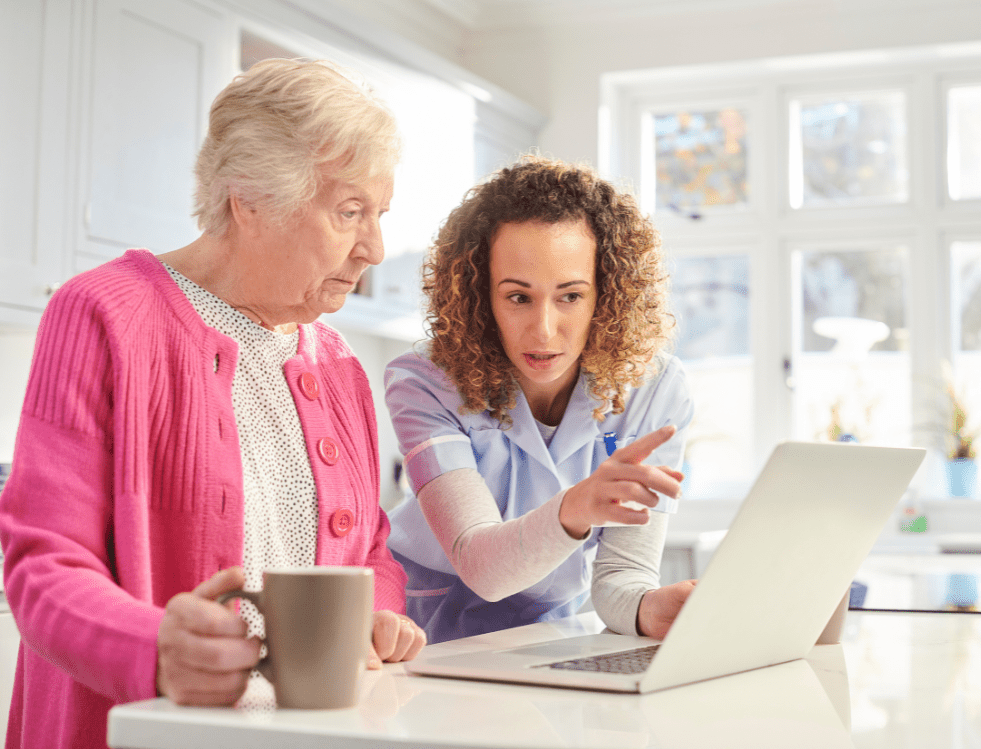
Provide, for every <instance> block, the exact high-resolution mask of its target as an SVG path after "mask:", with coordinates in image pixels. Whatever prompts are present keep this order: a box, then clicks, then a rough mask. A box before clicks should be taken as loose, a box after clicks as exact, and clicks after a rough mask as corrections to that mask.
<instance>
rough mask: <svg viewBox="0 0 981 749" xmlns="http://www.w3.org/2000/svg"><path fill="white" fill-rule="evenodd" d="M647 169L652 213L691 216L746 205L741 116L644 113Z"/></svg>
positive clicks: (711, 112) (731, 113)
mask: <svg viewBox="0 0 981 749" xmlns="http://www.w3.org/2000/svg"><path fill="white" fill-rule="evenodd" d="M642 137H643V140H644V149H645V151H646V152H647V153H648V155H647V156H645V162H646V164H647V168H648V169H649V168H650V164H651V162H653V168H654V177H653V179H649V180H645V190H649V189H650V186H651V184H653V185H654V187H653V191H654V193H655V199H654V201H653V202H654V205H655V206H656V209H657V210H672V211H679V212H683V213H686V214H691V213H697V212H698V211H700V210H701V209H703V208H705V207H707V206H738V205H745V204H746V203H748V201H749V188H748V184H747V116H746V112H744V111H742V110H740V109H735V108H724V109H714V110H703V111H695V110H693V111H688V112H673V113H668V114H653V113H650V114H648V115H647V116H646V117H645V118H644V134H643V136H642Z"/></svg>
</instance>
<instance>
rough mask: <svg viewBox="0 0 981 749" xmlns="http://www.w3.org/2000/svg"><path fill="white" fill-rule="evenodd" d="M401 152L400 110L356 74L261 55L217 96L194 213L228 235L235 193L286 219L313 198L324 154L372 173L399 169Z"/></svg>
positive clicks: (336, 174)
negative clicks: (395, 111) (397, 119)
mask: <svg viewBox="0 0 981 749" xmlns="http://www.w3.org/2000/svg"><path fill="white" fill-rule="evenodd" d="M400 153H401V139H400V137H399V133H398V127H397V125H396V123H395V117H394V116H393V115H392V113H391V111H390V110H389V109H388V107H387V106H386V105H385V104H384V103H383V102H382V101H381V100H380V99H379V98H378V97H377V96H376V95H375V94H374V93H373V92H372V91H371V90H370V89H369V88H368V86H367V85H366V84H364V83H360V82H356V80H355V78H354V77H353V74H348V71H344V72H342V71H341V69H340V68H338V67H337V66H335V65H333V64H332V63H329V62H327V61H324V60H317V61H304V60H280V59H269V60H262V61H261V62H258V63H256V64H255V65H253V66H252V67H251V68H249V70H248V71H247V72H245V73H242V74H240V75H238V76H236V77H235V79H234V80H232V82H231V83H229V84H228V86H226V87H225V89H224V90H223V91H222V92H221V93H220V94H218V96H217V97H216V98H215V101H214V103H213V104H212V105H211V115H210V118H209V125H208V134H207V136H206V137H205V140H204V143H203V144H202V146H201V150H200V152H199V153H198V160H197V164H196V165H195V170H194V171H195V176H196V178H197V191H196V194H195V208H194V214H193V215H194V216H195V217H197V220H198V227H199V228H201V229H202V230H203V231H205V232H207V233H209V234H214V235H219V236H220V235H222V234H224V233H225V231H226V230H227V228H228V224H229V221H230V219H231V206H230V198H231V196H232V195H235V196H236V197H238V198H239V199H240V200H242V201H243V202H244V203H246V204H247V205H249V206H251V207H254V208H261V209H264V210H266V211H268V212H269V213H270V214H271V215H272V216H273V217H274V218H276V219H278V220H279V221H281V222H285V221H286V220H287V219H288V218H289V217H290V216H291V215H293V214H295V213H296V212H297V211H299V210H301V209H302V208H303V207H305V206H306V205H307V204H308V203H309V202H310V201H311V200H312V199H313V197H314V195H315V194H316V192H317V187H318V185H319V184H320V176H321V175H320V170H321V168H322V167H323V166H324V165H325V164H328V163H330V171H331V176H332V177H333V178H336V179H341V180H346V181H353V180H361V179H368V178H371V177H375V176H378V175H384V174H390V173H391V172H392V171H394V169H395V165H396V164H397V163H398V160H399V156H400Z"/></svg>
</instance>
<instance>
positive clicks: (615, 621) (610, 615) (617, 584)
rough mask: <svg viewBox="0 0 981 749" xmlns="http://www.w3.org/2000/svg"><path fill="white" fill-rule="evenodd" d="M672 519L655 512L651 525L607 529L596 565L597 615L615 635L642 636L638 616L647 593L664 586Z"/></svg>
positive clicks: (594, 584) (595, 598)
mask: <svg viewBox="0 0 981 749" xmlns="http://www.w3.org/2000/svg"><path fill="white" fill-rule="evenodd" d="M667 528H668V517H667V515H665V514H663V513H659V512H652V513H651V516H650V520H648V522H647V525H640V526H629V527H627V526H625V527H616V528H604V529H603V536H602V537H601V538H600V542H599V546H598V548H597V550H596V560H595V561H594V562H593V585H592V599H593V607H594V608H595V609H596V613H597V614H599V616H600V618H601V619H602V620H603V622H604V623H605V624H606V626H607V627H609V628H610V629H612V630H613V631H614V632H619V633H620V634H625V635H635V634H641V633H640V632H639V631H638V629H637V614H638V611H639V609H640V605H641V600H642V599H643V597H644V594H645V593H647V592H648V591H650V590H653V589H656V588H658V587H659V586H660V578H661V573H660V565H661V554H662V552H663V550H664V539H665V535H666V534H667Z"/></svg>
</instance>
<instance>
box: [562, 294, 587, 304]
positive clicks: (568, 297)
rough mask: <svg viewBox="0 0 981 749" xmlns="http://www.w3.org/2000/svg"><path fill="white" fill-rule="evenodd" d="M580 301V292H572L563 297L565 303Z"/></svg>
mask: <svg viewBox="0 0 981 749" xmlns="http://www.w3.org/2000/svg"><path fill="white" fill-rule="evenodd" d="M580 299H582V294H580V293H579V292H578V291H570V292H569V293H568V294H566V295H564V296H563V297H562V301H563V302H578V301H579V300H580Z"/></svg>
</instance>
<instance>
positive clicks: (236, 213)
mask: <svg viewBox="0 0 981 749" xmlns="http://www.w3.org/2000/svg"><path fill="white" fill-rule="evenodd" d="M228 203H229V207H230V208H231V209H232V221H234V222H235V225H236V226H238V228H239V231H241V232H242V233H243V234H245V235H246V236H253V235H254V234H255V233H256V231H257V230H258V228H259V211H257V210H256V208H255V207H254V206H251V205H249V204H248V203H246V202H245V201H244V200H242V198H240V197H239V196H238V195H235V194H234V193H233V194H232V195H229V196H228Z"/></svg>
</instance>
